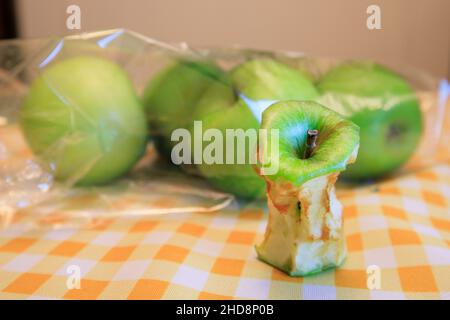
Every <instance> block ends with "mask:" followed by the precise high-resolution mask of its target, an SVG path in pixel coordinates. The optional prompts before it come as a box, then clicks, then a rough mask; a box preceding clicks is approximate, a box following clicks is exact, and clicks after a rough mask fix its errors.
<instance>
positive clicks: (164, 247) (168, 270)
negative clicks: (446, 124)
mask: <svg viewBox="0 0 450 320" xmlns="http://www.w3.org/2000/svg"><path fill="white" fill-rule="evenodd" d="M338 197H339V198H340V199H341V201H342V203H343V204H344V216H345V229H346V234H347V243H348V249H349V253H348V258H347V260H346V261H345V263H344V265H343V266H342V267H341V268H339V269H337V270H330V271H327V272H324V273H321V274H318V275H315V276H310V277H306V278H291V277H289V276H287V275H285V274H284V273H282V272H280V271H278V270H276V269H274V268H272V267H270V266H269V265H267V264H265V263H262V262H260V261H258V260H257V259H256V254H255V251H254V244H255V243H257V242H259V241H260V240H261V239H262V236H263V232H264V229H265V225H266V218H267V213H266V212H265V209H264V207H265V206H264V205H263V204H252V205H246V206H244V207H242V206H237V205H234V206H231V207H228V208H227V209H223V210H221V211H219V212H216V213H185V214H167V215H162V216H151V217H140V218H137V217H136V218H130V217H127V218H113V219H109V220H108V219H107V220H104V221H103V223H101V224H98V225H96V226H95V227H93V228H91V229H81V228H80V229H64V230H48V229H47V230H34V231H24V230H23V229H21V228H20V224H19V225H12V226H11V227H10V228H8V229H6V230H4V231H1V232H0V299H14V298H19V299H23V298H26V299H54V298H56V299H225V298H244V299H247V298H248V299H254V298H256V299H310V298H319V299H325V298H331V299H333V298H338V299H371V298H372V299H373V298H376V299H378V298H381V299H383V298H399V299H415V298H437V299H450V248H449V247H450V165H439V166H436V167H433V168H431V169H427V170H424V171H421V172H419V173H415V174H410V175H407V176H403V177H401V178H399V179H395V180H390V181H385V182H383V183H381V184H378V185H376V186H374V185H371V186H367V187H363V188H358V189H346V188H338ZM72 265H74V266H77V267H78V268H79V270H80V274H81V288H80V289H68V286H67V281H68V278H69V276H70V274H68V271H70V269H68V268H69V266H72ZM370 265H377V266H378V267H379V268H380V270H381V288H380V289H378V290H369V289H368V288H367V273H366V270H367V267H368V266H370Z"/></svg>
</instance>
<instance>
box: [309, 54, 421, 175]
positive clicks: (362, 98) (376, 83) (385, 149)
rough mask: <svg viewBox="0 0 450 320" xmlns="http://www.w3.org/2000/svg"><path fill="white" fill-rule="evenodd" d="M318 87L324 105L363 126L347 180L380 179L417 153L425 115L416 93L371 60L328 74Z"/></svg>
mask: <svg viewBox="0 0 450 320" xmlns="http://www.w3.org/2000/svg"><path fill="white" fill-rule="evenodd" d="M318 88H319V90H320V91H321V92H322V93H323V97H322V98H321V100H320V101H321V103H323V104H324V105H326V106H327V107H329V108H332V109H333V110H335V111H337V112H339V113H341V114H342V115H344V116H346V117H348V118H349V119H350V120H352V121H353V122H355V123H356V124H357V125H358V126H359V127H360V128H361V148H360V151H359V156H358V161H357V162H356V164H355V165H353V166H351V167H350V168H349V170H347V171H346V172H345V174H344V175H343V176H344V177H345V178H349V179H356V180H361V179H369V178H378V177H381V176H383V175H385V174H388V173H390V172H392V171H393V170H395V169H397V168H399V167H400V166H401V165H402V164H404V163H405V162H406V161H407V160H408V159H409V158H410V157H411V155H412V154H413V153H414V151H415V149H416V147H417V145H418V144H419V140H420V137H421V133H422V114H421V111H420V107H419V103H418V100H417V98H416V96H415V94H414V91H413V89H412V88H411V87H410V85H409V84H408V83H407V82H406V80H404V79H403V78H402V77H401V76H399V75H397V74H395V73H394V72H392V71H391V70H389V69H387V68H386V67H383V66H381V65H379V64H375V63H372V62H349V63H344V64H341V65H338V66H336V67H335V68H333V69H331V70H330V71H329V72H327V73H326V74H325V75H324V76H323V77H322V78H321V80H320V82H319V84H318Z"/></svg>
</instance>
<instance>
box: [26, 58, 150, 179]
mask: <svg viewBox="0 0 450 320" xmlns="http://www.w3.org/2000/svg"><path fill="white" fill-rule="evenodd" d="M20 124H21V127H22V129H23V132H24V135H25V137H26V140H27V142H28V144H29V146H30V147H31V149H32V150H33V152H34V153H35V154H36V155H38V156H39V157H41V158H42V159H43V160H45V161H46V162H48V163H49V165H50V166H51V167H52V168H53V169H54V170H55V176H56V178H57V179H59V180H63V181H66V182H71V183H76V184H77V185H94V184H103V183H106V182H108V181H111V180H112V179H114V178H117V177H120V176H121V175H123V174H125V173H126V172H128V171H129V170H130V169H131V168H132V167H133V165H134V164H135V163H136V162H137V160H138V159H139V158H140V156H141V155H142V154H143V152H144V150H145V146H146V141H147V124H146V121H145V113H144V109H143V107H142V105H141V104H140V102H139V98H138V97H137V95H136V93H135V91H134V89H133V86H132V83H131V81H130V80H129V78H128V76H127V74H126V72H125V71H124V70H123V69H122V68H121V67H120V66H118V65H117V64H115V63H113V62H110V61H108V60H105V59H100V58H96V57H91V56H80V57H75V58H70V59H67V60H63V61H61V62H56V63H55V64H54V65H51V66H49V67H47V68H46V69H45V70H44V71H43V72H42V73H41V75H40V76H39V77H38V78H36V80H34V82H33V83H32V85H31V87H30V89H29V92H28V95H27V96H26V98H25V100H24V102H23V105H22V108H21V111H20Z"/></svg>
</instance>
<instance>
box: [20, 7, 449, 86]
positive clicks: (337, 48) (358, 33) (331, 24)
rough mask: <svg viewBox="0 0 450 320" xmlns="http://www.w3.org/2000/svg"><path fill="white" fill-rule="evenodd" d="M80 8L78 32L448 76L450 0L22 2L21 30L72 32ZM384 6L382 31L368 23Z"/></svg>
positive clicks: (23, 33)
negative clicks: (72, 10)
mask: <svg viewBox="0 0 450 320" xmlns="http://www.w3.org/2000/svg"><path fill="white" fill-rule="evenodd" d="M71 4H76V5H79V6H80V8H81V31H94V30H101V29H110V28H118V27H124V28H129V29H132V30H135V31H138V32H140V33H143V34H145V35H147V36H150V37H153V38H156V39H158V40H163V41H168V42H178V41H186V42H187V43H189V44H192V45H218V46H227V45H235V44H238V45H242V46H246V47H252V48H259V49H271V50H293V51H300V52H305V53H308V54H312V55H320V56H327V57H339V58H372V59H376V60H378V61H380V62H383V63H386V64H388V65H396V64H403V65H404V64H407V65H412V66H415V67H418V68H421V69H425V70H427V71H428V72H430V73H432V74H433V75H435V76H439V77H449V75H450V1H449V0H427V1H425V0H409V1H407V0H390V1H388V0H377V1H375V0H370V1H369V0H340V1H337V0H314V1H312V0H309V1H306V0H278V1H275V0H272V1H267V0H221V1H218V0H128V1H121V0H78V1H74V0H39V1H36V0H17V12H18V19H19V33H20V35H21V36H22V37H27V38H29V37H40V36H50V35H63V34H67V33H71V32H70V31H69V30H67V28H66V19H67V17H68V14H67V13H66V8H67V6H69V5H71ZM371 4H377V5H379V6H380V8H381V26H382V29H381V30H368V29H367V27H366V19H367V17H368V14H367V13H366V10H367V7H368V6H369V5H371Z"/></svg>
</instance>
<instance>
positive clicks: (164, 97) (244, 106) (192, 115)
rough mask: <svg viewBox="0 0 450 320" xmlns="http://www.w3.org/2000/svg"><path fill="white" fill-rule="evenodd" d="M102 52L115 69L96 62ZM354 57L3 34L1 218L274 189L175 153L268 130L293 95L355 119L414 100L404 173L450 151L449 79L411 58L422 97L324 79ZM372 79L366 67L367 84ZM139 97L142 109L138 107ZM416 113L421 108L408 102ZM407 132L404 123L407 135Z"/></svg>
mask: <svg viewBox="0 0 450 320" xmlns="http://www.w3.org/2000/svg"><path fill="white" fill-rule="evenodd" d="M83 59H85V60H86V61H87V62H86V61H85V62H83ZM89 59H91V60H89ZM92 59H94V60H95V61H99V60H101V61H108V63H112V64H113V65H114V66H113V65H112V64H108V65H105V66H104V67H99V69H98V70H94V69H95V68H97V67H96V65H97V62H95V61H93V60H92ZM69 60H71V61H72V62H69V63H66V65H65V66H63V63H65V61H69ZM90 63H91V65H92V67H91V68H90V69H89V64H90ZM341 63H342V61H336V60H331V59H321V58H314V57H307V56H304V55H302V54H293V53H272V52H261V51H253V50H246V49H241V48H229V49H211V48H198V49H193V48H189V47H188V46H187V45H186V44H176V45H173V44H166V43H161V42H158V41H155V40H152V39H149V38H147V37H145V36H142V35H140V34H137V33H134V32H130V31H126V30H111V31H102V32H95V33H88V34H82V35H77V36H69V37H64V38H59V39H37V40H13V41H3V42H0V219H1V223H2V225H3V226H8V225H10V224H11V223H19V224H21V225H25V226H28V227H65V226H80V225H83V226H96V225H98V224H101V223H103V222H104V221H105V219H109V218H113V217H117V216H133V215H152V214H168V213H176V212H211V211H214V210H219V209H221V208H224V207H226V206H228V205H229V204H230V203H232V202H233V201H234V199H236V198H248V199H258V198H263V197H264V193H265V192H264V188H263V185H264V183H263V182H262V181H263V180H262V179H261V178H260V177H258V176H257V175H256V172H255V171H254V170H253V169H252V166H251V165H244V166H246V167H245V168H243V165H242V164H237V165H235V164H231V165H228V164H226V163H224V164H220V163H219V164H214V163H213V164H209V163H206V164H205V163H204V162H203V163H200V164H199V163H198V160H199V159H197V158H196V154H195V152H196V151H195V150H191V152H192V153H191V154H189V155H186V154H183V153H180V152H178V153H176V152H174V148H175V147H176V146H177V142H179V141H180V140H179V139H177V138H180V136H177V134H175V135H174V131H176V130H177V129H181V131H179V132H180V135H181V134H184V133H194V132H196V130H197V129H198V130H202V131H200V132H202V133H204V132H205V131H204V130H206V129H208V128H218V129H219V130H223V131H224V130H225V129H227V128H234V129H236V128H242V129H249V128H253V127H257V126H258V121H260V118H261V114H262V112H263V111H264V110H265V108H267V107H268V106H269V105H270V104H272V103H273V102H276V101H280V100H317V101H319V102H320V103H322V104H323V105H325V106H327V107H330V108H331V109H335V110H336V111H338V112H340V113H342V114H343V115H344V116H347V117H352V116H353V115H354V114H356V113H358V112H360V111H361V110H369V109H370V110H372V111H373V110H375V111H377V110H389V109H390V108H392V106H394V105H396V104H398V103H402V101H404V100H411V99H414V100H416V101H417V104H418V106H419V108H420V126H421V127H420V130H419V131H418V135H419V138H418V140H420V141H418V142H417V143H416V144H417V145H415V146H414V148H413V149H414V150H413V151H414V152H411V153H412V154H411V155H408V159H407V161H406V160H405V161H403V162H404V163H402V164H401V165H398V166H397V167H398V168H396V170H395V171H394V172H395V173H401V172H405V171H408V170H414V169H418V168H421V167H423V166H426V165H429V164H432V163H434V162H436V161H438V160H439V159H443V158H446V157H447V153H446V151H447V149H446V148H443V147H442V146H445V143H446V142H448V133H447V134H446V132H448V131H445V128H446V119H448V110H446V101H447V100H446V99H447V95H448V83H446V82H442V83H441V84H440V82H439V80H437V79H434V78H433V77H430V76H428V75H426V74H424V73H422V72H419V71H415V70H413V69H411V68H403V69H400V70H395V72H396V73H398V74H399V75H401V77H403V78H404V80H405V83H407V84H408V86H410V87H411V88H412V90H411V92H410V93H408V91H407V90H406V91H405V90H403V91H402V90H401V88H400V92H402V94H399V95H395V94H390V95H386V94H384V95H382V96H377V95H376V93H375V94H372V92H370V90H369V91H367V92H369V94H368V95H367V96H365V95H364V90H363V93H362V94H357V95H354V94H352V93H351V90H350V91H346V89H345V88H344V89H343V90H341V89H342V87H339V84H340V83H343V81H341V79H340V78H339V77H340V76H339V74H337V75H331V77H330V78H331V81H329V82H328V83H327V84H324V83H325V81H324V80H323V79H324V77H325V75H327V73H328V72H329V71H330V70H333V68H335V67H336V66H337V65H339V64H341ZM70 64H72V65H73V66H72V69H71V66H70ZM100 64H102V63H101V62H100ZM77 66H78V67H77ZM86 66H87V67H86ZM85 67H86V68H87V69H86V70H85V73H84V74H85V75H84V77H85V78H84V79H83V72H81V71H80V70H81V69H83V68H85ZM65 68H67V69H65ZM102 68H103V69H102ZM58 69H59V70H58ZM118 70H119V71H118ZM103 72H105V73H104V74H103ZM108 72H111V73H110V74H109V73H108ZM299 75H300V76H299ZM333 77H335V78H336V80H333ZM117 78H120V79H122V80H118V81H122V82H121V83H122V84H120V83H119V84H117V83H116V82H114V81H116V80H117ZM344 78H345V76H344ZM110 81H112V82H111V83H110ZM127 81H129V82H127ZM364 81H365V77H364V76H362V77H360V78H359V80H358V81H357V84H356V86H357V85H358V83H364ZM383 81H385V80H384V79H381V82H383ZM330 83H331V84H330ZM396 85H397V86H400V87H401V86H402V84H397V83H393V84H392V86H394V87H395V86H396ZM41 87H45V88H44V89H42V88H41ZM125 87H126V88H125ZM350 87H352V85H351V83H350ZM124 88H125V89H124ZM329 88H331V89H330V90H328V89H329ZM352 88H353V87H352ZM334 89H336V90H334ZM105 92H106V93H105ZM405 92H407V93H405ZM97 95H98V96H97ZM126 95H129V96H131V98H127V97H124V96H126ZM133 95H134V96H133ZM122 99H123V100H122ZM107 103H110V104H111V110H109V111H108V110H107V109H108V105H107ZM122 103H124V104H130V105H129V106H128V105H127V107H123V105H121V104H122ZM96 104H98V105H102V106H101V107H98V106H97V105H96ZM105 104H106V111H105ZM135 104H137V105H139V107H141V108H142V110H141V111H142V113H139V112H141V111H136V112H135V113H133V112H134V111H130V110H132V109H133V108H138V107H136V106H135ZM61 106H63V107H61ZM86 108H90V109H86ZM116 108H118V109H116ZM92 110H93V111H92ZM98 110H101V111H98ZM136 110H137V109H136ZM405 110H406V111H405ZM122 112H123V113H122ZM403 112H404V116H405V117H408V116H410V115H408V113H409V112H408V108H407V109H404V110H403ZM130 114H131V115H130ZM141 114H142V117H141ZM364 114H366V113H364ZM366 117H367V116H366ZM374 117H378V115H377V116H374ZM140 118H145V119H140ZM194 120H198V121H199V122H198V123H197V124H196V123H195V122H194ZM364 121H368V122H371V121H376V118H374V119H371V118H370V117H369V118H368V119H366V120H364ZM62 123H64V124H62ZM139 126H141V127H139ZM144 126H147V127H144ZM196 126H197V127H196ZM199 126H200V128H199ZM143 128H145V133H143V132H144V130H143ZM403 129H404V128H401V127H400V128H394V129H392V135H393V136H394V138H395V135H396V134H397V135H398V132H399V130H400V132H401V130H403ZM406 129H408V128H406ZM374 134H376V133H374ZM202 137H203V138H205V137H204V136H202ZM192 139H194V138H192ZM210 139H211V137H210ZM206 140H207V139H206ZM142 141H144V142H142ZM201 143H202V146H204V143H205V141H204V140H203V141H201ZM254 147H255V146H252V145H249V146H248V149H249V150H253V149H252V148H254ZM227 152H229V150H228V151H227V150H224V153H227ZM248 152H249V153H251V152H253V151H248ZM389 156H390V155H389V154H388V153H387V154H386V155H385V157H387V158H389ZM200 158H202V157H201V156H200ZM446 159H448V158H446ZM190 160H191V161H190ZM202 160H204V159H200V162H201V161H202ZM121 161H122V162H123V163H124V164H123V166H122V165H121V164H120V162H121ZM174 163H175V164H176V165H174ZM120 166H122V167H120ZM180 168H181V170H180ZM363 171H364V170H363ZM391 174H392V173H391ZM87 177H89V179H88V178H87Z"/></svg>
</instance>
